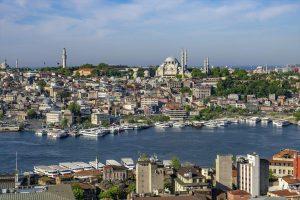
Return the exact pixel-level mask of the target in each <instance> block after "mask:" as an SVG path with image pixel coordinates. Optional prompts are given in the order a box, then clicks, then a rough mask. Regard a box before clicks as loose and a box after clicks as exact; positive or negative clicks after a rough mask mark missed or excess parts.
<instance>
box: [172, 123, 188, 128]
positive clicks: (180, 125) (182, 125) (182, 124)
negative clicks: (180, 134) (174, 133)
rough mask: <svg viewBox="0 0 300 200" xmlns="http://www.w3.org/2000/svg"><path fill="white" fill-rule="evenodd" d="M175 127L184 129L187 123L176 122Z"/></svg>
mask: <svg viewBox="0 0 300 200" xmlns="http://www.w3.org/2000/svg"><path fill="white" fill-rule="evenodd" d="M173 127H174V128H183V127H185V123H183V122H175V123H174V124H173Z"/></svg>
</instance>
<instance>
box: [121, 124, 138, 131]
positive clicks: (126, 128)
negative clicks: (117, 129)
mask: <svg viewBox="0 0 300 200" xmlns="http://www.w3.org/2000/svg"><path fill="white" fill-rule="evenodd" d="M122 128H123V129H124V130H133V129H134V128H135V125H130V124H126V125H123V126H122Z"/></svg>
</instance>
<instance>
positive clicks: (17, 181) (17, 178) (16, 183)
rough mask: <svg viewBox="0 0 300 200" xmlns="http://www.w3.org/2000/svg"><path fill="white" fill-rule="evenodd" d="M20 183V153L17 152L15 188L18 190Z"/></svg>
mask: <svg viewBox="0 0 300 200" xmlns="http://www.w3.org/2000/svg"><path fill="white" fill-rule="evenodd" d="M19 185H20V183H19V170H18V152H16V174H15V188H16V189H18V187H19Z"/></svg>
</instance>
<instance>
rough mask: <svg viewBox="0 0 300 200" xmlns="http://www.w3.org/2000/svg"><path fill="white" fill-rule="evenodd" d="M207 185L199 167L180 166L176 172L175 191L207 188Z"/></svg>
mask: <svg viewBox="0 0 300 200" xmlns="http://www.w3.org/2000/svg"><path fill="white" fill-rule="evenodd" d="M208 186H209V184H208V183H207V182H206V179H205V177H204V176H203V175H202V173H201V168H199V167H195V166H189V167H181V168H180V169H179V170H178V171H177V173H176V178H175V192H187V191H197V190H198V191H199V190H207V189H208Z"/></svg>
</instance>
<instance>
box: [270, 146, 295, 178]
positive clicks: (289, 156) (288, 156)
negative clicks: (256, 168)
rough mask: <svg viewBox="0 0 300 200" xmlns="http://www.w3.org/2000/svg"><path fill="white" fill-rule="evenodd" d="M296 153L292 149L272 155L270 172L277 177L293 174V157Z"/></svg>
mask: <svg viewBox="0 0 300 200" xmlns="http://www.w3.org/2000/svg"><path fill="white" fill-rule="evenodd" d="M297 152H298V151H296V150H293V149H283V150H281V151H280V152H278V153H276V154H274V155H273V156H272V158H271V159H270V170H271V171H272V173H273V174H274V175H275V176H277V177H283V176H288V175H293V174H294V164H293V163H294V155H295V154H296V153H297Z"/></svg>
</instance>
